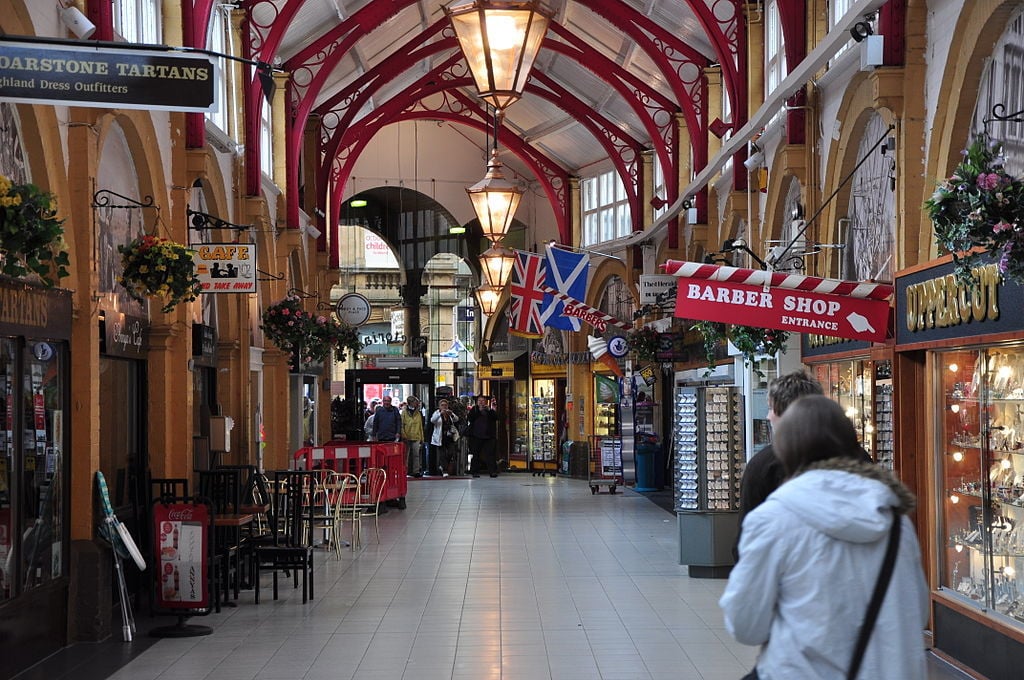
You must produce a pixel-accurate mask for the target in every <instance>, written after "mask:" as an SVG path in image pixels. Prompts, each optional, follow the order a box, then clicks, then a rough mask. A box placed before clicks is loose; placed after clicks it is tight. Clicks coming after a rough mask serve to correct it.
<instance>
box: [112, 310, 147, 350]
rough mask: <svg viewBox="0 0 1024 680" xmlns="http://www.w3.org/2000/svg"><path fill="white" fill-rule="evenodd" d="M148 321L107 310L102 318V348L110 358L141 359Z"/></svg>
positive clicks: (145, 347) (144, 346)
mask: <svg viewBox="0 0 1024 680" xmlns="http://www.w3.org/2000/svg"><path fill="white" fill-rule="evenodd" d="M148 331H149V321H148V320H147V319H144V318H142V317H138V316H128V315H127V314H124V313H122V312H115V311H112V310H107V311H106V312H105V313H104V317H103V346H102V347H101V348H100V351H101V352H102V353H103V354H106V355H107V356H111V357H123V358H126V359H141V358H143V357H144V356H145V355H146V349H147V347H148V343H147V340H148V339H149V337H148Z"/></svg>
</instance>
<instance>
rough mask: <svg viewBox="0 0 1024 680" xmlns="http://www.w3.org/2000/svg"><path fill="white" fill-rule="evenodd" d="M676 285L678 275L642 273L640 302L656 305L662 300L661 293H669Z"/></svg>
mask: <svg viewBox="0 0 1024 680" xmlns="http://www.w3.org/2000/svg"><path fill="white" fill-rule="evenodd" d="M675 286H676V277H674V276H672V275H671V274H641V275H640V283H639V289H640V304H641V305H655V304H658V303H660V302H661V300H663V299H664V297H662V298H660V299H659V297H658V296H659V295H662V294H664V293H668V292H669V291H671V290H672V289H673V288H675Z"/></svg>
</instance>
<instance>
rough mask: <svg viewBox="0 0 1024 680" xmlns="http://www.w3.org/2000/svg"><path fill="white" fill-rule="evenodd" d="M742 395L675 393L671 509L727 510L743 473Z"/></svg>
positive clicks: (707, 390) (721, 390)
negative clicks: (673, 503) (672, 496)
mask: <svg viewBox="0 0 1024 680" xmlns="http://www.w3.org/2000/svg"><path fill="white" fill-rule="evenodd" d="M742 403H743V402H742V395H741V394H740V391H739V390H738V389H737V388H734V387H683V388H678V389H677V390H676V396H675V414H674V422H673V440H674V441H675V452H674V453H675V456H674V460H675V470H674V481H675V484H674V489H675V509H676V511H679V512H733V511H736V510H737V509H738V508H739V489H740V476H741V475H742V473H743V463H744V456H743V408H742Z"/></svg>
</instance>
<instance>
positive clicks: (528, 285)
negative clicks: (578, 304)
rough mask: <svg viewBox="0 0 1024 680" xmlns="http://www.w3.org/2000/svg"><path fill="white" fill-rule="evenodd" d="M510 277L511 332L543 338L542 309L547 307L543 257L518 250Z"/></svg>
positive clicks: (509, 327)
mask: <svg viewBox="0 0 1024 680" xmlns="http://www.w3.org/2000/svg"><path fill="white" fill-rule="evenodd" d="M515 255H516V258H515V262H514V264H513V266H512V275H511V277H510V278H509V286H508V292H509V298H510V304H509V307H508V330H509V332H510V333H515V334H516V335H521V336H524V337H527V338H539V337H542V336H543V335H544V327H543V325H542V324H541V322H540V310H541V307H542V306H543V304H544V291H543V290H541V288H542V287H543V286H544V258H543V257H542V256H540V255H537V254H535V253H527V252H523V251H522V250H517V251H515Z"/></svg>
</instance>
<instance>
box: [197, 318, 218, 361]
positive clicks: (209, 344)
mask: <svg viewBox="0 0 1024 680" xmlns="http://www.w3.org/2000/svg"><path fill="white" fill-rule="evenodd" d="M192 361H193V362H194V363H195V364H196V365H197V366H208V367H211V368H212V367H214V366H216V365H217V329H216V328H214V327H213V326H207V325H206V324H201V323H197V324H192Z"/></svg>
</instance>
